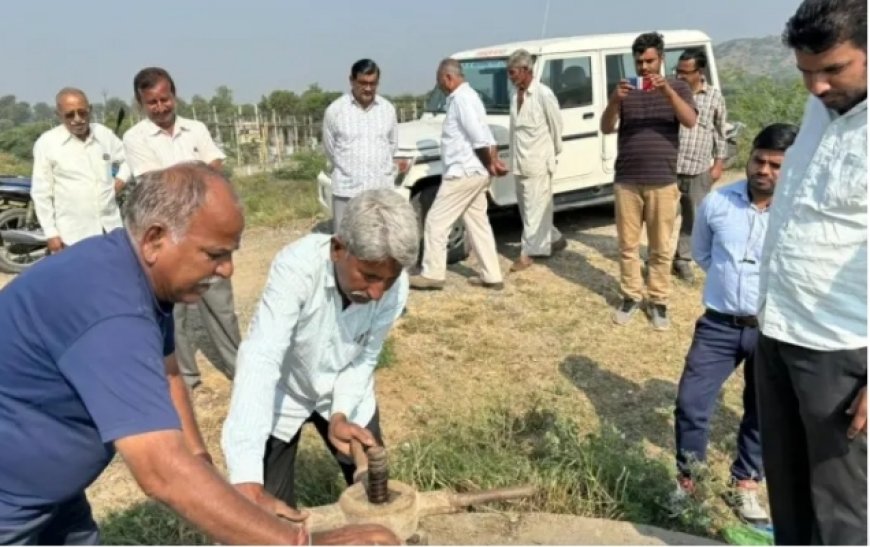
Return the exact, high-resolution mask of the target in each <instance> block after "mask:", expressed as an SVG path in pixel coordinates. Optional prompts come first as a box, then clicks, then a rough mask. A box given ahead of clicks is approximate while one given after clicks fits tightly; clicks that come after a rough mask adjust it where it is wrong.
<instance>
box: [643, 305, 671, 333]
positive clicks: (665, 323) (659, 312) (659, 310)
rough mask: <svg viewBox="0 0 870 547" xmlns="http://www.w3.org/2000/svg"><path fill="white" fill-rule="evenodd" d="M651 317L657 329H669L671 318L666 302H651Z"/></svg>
mask: <svg viewBox="0 0 870 547" xmlns="http://www.w3.org/2000/svg"><path fill="white" fill-rule="evenodd" d="M648 312H649V318H650V321H652V325H653V328H654V329H655V330H668V329H669V328H671V320H670V319H668V307H667V306H665V305H664V304H650V306H649V310H648Z"/></svg>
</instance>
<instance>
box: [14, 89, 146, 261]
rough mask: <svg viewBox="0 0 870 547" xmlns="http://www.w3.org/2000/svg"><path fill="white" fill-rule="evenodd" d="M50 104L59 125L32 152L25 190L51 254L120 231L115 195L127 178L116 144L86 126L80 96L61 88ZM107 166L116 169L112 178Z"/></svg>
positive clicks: (87, 112) (103, 130)
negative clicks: (54, 107) (29, 181)
mask: <svg viewBox="0 0 870 547" xmlns="http://www.w3.org/2000/svg"><path fill="white" fill-rule="evenodd" d="M55 102H56V104H57V115H58V118H59V119H60V121H61V122H62V123H61V125H59V126H57V127H55V128H53V129H49V130H48V131H46V132H45V133H43V134H42V135H40V137H39V139H37V141H36V143H35V144H34V146H33V178H32V186H31V189H30V196H31V198H33V207H34V210H35V211H36V218H38V219H39V224H40V226H42V230H43V232H44V233H45V236H46V237H47V238H48V250H49V251H50V252H52V253H56V252H58V251H60V250H61V249H63V248H64V247H67V246H69V245H72V244H73V243H76V242H78V241H80V240H82V239H84V238H86V237H90V236H95V235H99V234H102V233H105V232H110V231H112V230H114V229H115V228H120V227H121V226H122V223H121V213H120V211H119V210H118V203H117V201H115V194H116V192H117V191H119V190H120V189H121V187H123V185H124V182H125V181H126V179H127V178H128V177H129V174H130V172H129V169H128V168H127V165H126V163H125V162H124V147H123V145H122V144H121V139H119V138H118V137H116V136H115V134H114V133H112V131H111V130H109V128H107V127H106V126H104V125H100V124H98V123H90V119H91V105H90V103H89V102H88V98H87V97H86V96H85V94H84V92H83V91H81V90H80V89H76V88H73V87H65V88H63V89H61V90H60V91H59V92H58V94H57V97H56V100H55ZM113 165H118V167H119V170H118V176H117V178H114V177H112V166H113Z"/></svg>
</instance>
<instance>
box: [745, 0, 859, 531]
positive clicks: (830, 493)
mask: <svg viewBox="0 0 870 547" xmlns="http://www.w3.org/2000/svg"><path fill="white" fill-rule="evenodd" d="M783 41H784V42H785V44H786V45H787V46H789V47H790V48H791V49H793V50H794V53H795V59H796V61H797V67H798V69H799V70H800V71H801V73H802V75H803V79H804V84H805V85H806V88H807V89H808V90H809V91H810V93H811V94H812V96H811V97H810V98H809V100H808V101H807V106H806V110H805V112H804V118H803V122H802V123H801V128H800V131H799V132H798V136H797V139H796V140H795V143H794V144H793V145H792V147H791V148H789V150H788V152H786V155H785V161H784V163H783V166H782V170H781V173H780V179H779V184H777V186H776V192H775V194H774V198H773V205H772V207H771V210H770V220H769V228H768V230H767V236H766V238H765V243H764V249H763V252H762V259H761V276H760V297H759V309H760V317H759V322H760V328H761V337H760V339H759V343H758V349H757V350H756V386H757V392H758V403H759V407H760V417H761V439H762V451H763V452H762V453H763V460H764V470H765V472H766V474H767V478H768V493H769V498H770V508H771V516H772V518H773V532H774V537H775V540H776V543H777V544H787V545H807V544H825V545H852V544H854V545H866V544H867V543H866V542H867V436H866V435H867V3H866V2H865V1H864V0H805V1H804V2H803V3H802V4H801V5H800V7H798V9H797V12H796V13H795V14H794V16H792V18H791V19H789V21H788V23H787V24H786V28H785V32H784V33H783Z"/></svg>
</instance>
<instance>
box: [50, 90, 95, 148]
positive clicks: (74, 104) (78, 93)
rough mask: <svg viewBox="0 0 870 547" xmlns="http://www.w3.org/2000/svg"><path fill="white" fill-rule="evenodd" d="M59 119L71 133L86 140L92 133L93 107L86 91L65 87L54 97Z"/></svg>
mask: <svg viewBox="0 0 870 547" xmlns="http://www.w3.org/2000/svg"><path fill="white" fill-rule="evenodd" d="M54 102H55V105H56V106H57V117H58V118H59V119H60V121H61V123H63V125H64V126H65V127H66V128H67V130H69V132H70V133H71V134H72V135H73V136H75V137H77V138H79V139H82V140H84V139H86V138H87V137H88V135H89V134H90V131H91V125H90V123H91V105H90V103H88V98H87V96H85V93H84V91H82V90H81V89H78V88H75V87H65V88H63V89H61V90H60V91H58V92H57V95H55V97H54Z"/></svg>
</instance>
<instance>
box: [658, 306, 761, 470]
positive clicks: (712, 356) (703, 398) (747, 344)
mask: <svg viewBox="0 0 870 547" xmlns="http://www.w3.org/2000/svg"><path fill="white" fill-rule="evenodd" d="M757 342H758V328H755V327H738V326H734V325H731V324H729V323H728V322H727V321H723V320H720V319H712V318H710V317H709V316H706V315H704V316H702V317H701V318H700V319H698V321H697V323H695V335H694V337H693V338H692V346H691V348H690V349H689V354H688V355H686V366H685V368H684V369H683V375H682V376H681V377H680V386H679V390H678V392H677V404H676V410H674V417H675V423H674V429H675V433H676V445H677V469H678V470H679V472H680V474H681V475H683V476H689V475H690V474H691V473H690V465H691V463H692V462H704V461H706V459H707V441H708V437H709V433H710V418H711V417H712V415H713V412H715V410H716V404H717V400H718V397H719V392H720V391H721V390H722V384H724V383H725V380H727V379H728V377H729V376H731V373H732V372H734V370H735V369H736V368H737V367H738V366H740V363H741V362H744V367H743V376H744V379H745V382H746V386H745V387H744V389H743V419H742V420H741V422H740V429H739V431H738V433H737V456H736V458H735V459H734V463H733V464H732V465H731V476H732V477H733V478H734V479H736V480H746V479H752V480H757V481H760V480H761V479H762V478H763V477H764V468H763V466H762V463H761V432H760V429H759V421H758V407H757V400H756V397H755V374H754V364H753V361H754V357H755V346H756V344H757Z"/></svg>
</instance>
